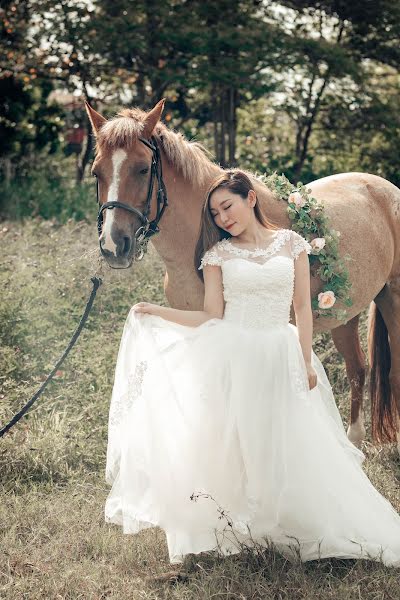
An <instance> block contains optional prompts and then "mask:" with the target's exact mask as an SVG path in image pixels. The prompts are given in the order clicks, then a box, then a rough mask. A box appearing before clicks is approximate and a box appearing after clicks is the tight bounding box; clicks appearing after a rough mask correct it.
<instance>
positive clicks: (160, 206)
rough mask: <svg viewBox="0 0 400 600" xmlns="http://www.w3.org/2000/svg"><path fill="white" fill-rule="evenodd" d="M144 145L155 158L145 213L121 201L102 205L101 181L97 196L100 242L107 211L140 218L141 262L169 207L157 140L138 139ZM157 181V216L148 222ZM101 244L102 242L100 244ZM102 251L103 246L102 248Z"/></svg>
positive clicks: (138, 257)
mask: <svg viewBox="0 0 400 600" xmlns="http://www.w3.org/2000/svg"><path fill="white" fill-rule="evenodd" d="M138 139H139V140H140V141H141V142H142V143H143V144H145V145H146V146H147V147H148V148H150V150H151V151H152V153H153V157H152V160H151V172H150V181H149V188H148V191H147V199H146V205H145V208H144V211H143V213H142V212H141V211H140V210H138V209H137V208H135V207H134V206H129V205H128V204H125V203H124V202H120V201H119V200H112V201H111V202H105V203H104V204H102V205H100V198H99V180H98V179H97V178H96V179H97V182H96V194H97V203H98V205H99V207H100V208H99V212H98V215H97V231H98V234H99V240H100V237H101V234H102V229H103V220H104V215H103V212H104V211H105V210H113V209H114V208H123V209H124V210H127V211H128V212H130V213H133V214H134V215H136V216H137V217H139V219H140V222H141V225H140V227H139V228H138V229H137V230H136V231H135V238H136V245H135V248H136V251H135V256H134V260H141V259H142V258H143V256H144V254H145V252H147V244H148V243H149V239H150V238H151V236H153V235H154V234H156V233H159V231H160V229H159V227H158V223H159V221H160V219H161V217H162V215H163V212H164V210H165V209H166V207H167V206H168V198H167V190H166V187H165V183H164V180H163V175H162V162H161V157H160V151H159V149H158V146H157V142H156V139H155V138H154V137H152V138H150V140H146V139H144V138H138ZM155 180H157V186H158V190H157V214H156V216H155V218H154V219H153V220H152V221H149V220H148V216H149V214H150V211H151V198H152V196H153V189H154V182H155ZM99 243H100V242H99ZM100 250H101V246H100ZM128 266H130V265H128Z"/></svg>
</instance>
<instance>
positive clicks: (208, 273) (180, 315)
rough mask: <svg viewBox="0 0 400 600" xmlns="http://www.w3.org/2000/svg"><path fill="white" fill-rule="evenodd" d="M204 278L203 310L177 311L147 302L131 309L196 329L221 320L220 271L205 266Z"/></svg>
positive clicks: (222, 311) (222, 301)
mask: <svg viewBox="0 0 400 600" xmlns="http://www.w3.org/2000/svg"><path fill="white" fill-rule="evenodd" d="M203 276H204V288H205V289H204V308H203V310H179V309H178V308H170V307H168V306H159V305H158V304H150V303H149V302H138V303H137V304H135V305H134V306H133V307H132V309H133V310H134V311H135V312H144V313H150V314H152V315H157V316H159V317H162V318H163V319H166V320H167V321H172V322H173V323H178V324H179V325H187V326H188V327H198V326H199V325H201V324H202V323H205V321H208V320H209V319H215V318H216V319H222V316H223V314H224V296H223V286H222V271H221V267H219V266H217V265H205V266H204V268H203Z"/></svg>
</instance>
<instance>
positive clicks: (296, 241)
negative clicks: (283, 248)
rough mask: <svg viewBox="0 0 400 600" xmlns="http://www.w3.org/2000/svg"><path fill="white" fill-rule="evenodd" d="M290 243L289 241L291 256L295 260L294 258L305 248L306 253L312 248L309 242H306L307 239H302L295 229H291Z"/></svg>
mask: <svg viewBox="0 0 400 600" xmlns="http://www.w3.org/2000/svg"><path fill="white" fill-rule="evenodd" d="M290 243H291V251H292V256H293V258H294V259H295V260H296V258H298V256H300V254H301V253H302V252H303V250H305V251H306V252H307V254H310V253H311V250H312V247H311V244H309V243H308V242H307V240H306V239H304V238H303V237H302V236H301V235H300V234H299V233H297V232H296V231H293V230H292V231H291V240H290Z"/></svg>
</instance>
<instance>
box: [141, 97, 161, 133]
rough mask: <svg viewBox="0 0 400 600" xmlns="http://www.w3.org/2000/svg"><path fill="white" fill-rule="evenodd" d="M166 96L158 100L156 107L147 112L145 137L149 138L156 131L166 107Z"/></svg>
mask: <svg viewBox="0 0 400 600" xmlns="http://www.w3.org/2000/svg"><path fill="white" fill-rule="evenodd" d="M164 104H165V98H163V99H162V100H160V101H159V102H157V104H156V105H155V107H154V108H152V109H151V111H150V112H148V113H147V116H146V120H145V122H144V128H143V134H142V135H143V137H144V138H146V139H149V138H150V137H151V135H152V133H153V131H154V128H155V126H156V125H157V123H158V121H159V120H160V117H161V114H162V111H163V109H164Z"/></svg>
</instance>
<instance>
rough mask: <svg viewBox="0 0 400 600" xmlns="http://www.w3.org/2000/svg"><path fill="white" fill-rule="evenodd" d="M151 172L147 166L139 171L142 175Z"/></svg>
mask: <svg viewBox="0 0 400 600" xmlns="http://www.w3.org/2000/svg"><path fill="white" fill-rule="evenodd" d="M148 172H149V167H145V168H144V169H140V171H139V173H140V174H141V175H146V174H147V173H148Z"/></svg>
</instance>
